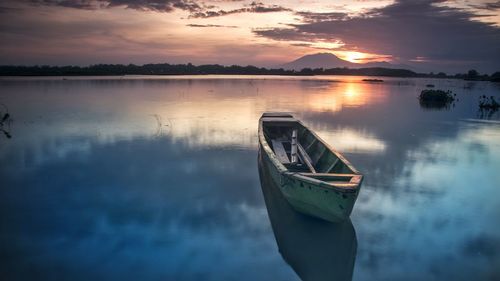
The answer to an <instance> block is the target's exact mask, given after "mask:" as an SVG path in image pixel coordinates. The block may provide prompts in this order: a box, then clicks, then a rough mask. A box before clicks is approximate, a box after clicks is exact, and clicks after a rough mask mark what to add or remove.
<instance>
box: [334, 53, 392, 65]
mask: <svg viewBox="0 0 500 281" xmlns="http://www.w3.org/2000/svg"><path fill="white" fill-rule="evenodd" d="M334 54H335V55H336V56H338V57H339V58H341V59H343V60H346V61H348V62H352V63H367V62H382V61H391V60H392V59H391V56H387V55H377V54H371V53H364V52H359V51H336V52H334Z"/></svg>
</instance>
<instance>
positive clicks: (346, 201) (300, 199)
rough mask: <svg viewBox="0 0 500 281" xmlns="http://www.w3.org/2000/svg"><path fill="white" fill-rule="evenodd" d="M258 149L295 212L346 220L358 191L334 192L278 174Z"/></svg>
mask: <svg viewBox="0 0 500 281" xmlns="http://www.w3.org/2000/svg"><path fill="white" fill-rule="evenodd" d="M260 149H261V154H262V155H263V157H264V163H265V165H266V166H267V168H268V170H269V171H270V174H271V177H272V179H273V181H274V182H275V183H276V185H277V186H278V187H279V189H280V190H281V192H282V193H283V195H284V197H285V198H286V199H287V201H288V202H289V203H290V205H292V206H293V207H294V209H295V210H297V211H299V212H301V213H304V214H307V215H311V216H314V217H319V218H322V219H324V220H327V221H331V222H340V221H343V220H345V219H347V218H349V216H350V214H351V211H352V209H353V207H354V203H355V202H356V199H357V196H358V194H359V189H357V190H356V192H341V191H336V190H333V189H331V188H326V187H323V186H320V185H318V184H315V183H310V182H306V181H303V180H301V179H300V178H298V177H297V176H295V175H294V174H293V173H287V172H280V171H279V170H278V168H277V167H276V166H275V165H274V164H273V162H272V161H271V160H270V158H269V155H268V154H267V153H266V152H265V150H264V149H263V148H262V146H261V145H260ZM360 185H361V183H360Z"/></svg>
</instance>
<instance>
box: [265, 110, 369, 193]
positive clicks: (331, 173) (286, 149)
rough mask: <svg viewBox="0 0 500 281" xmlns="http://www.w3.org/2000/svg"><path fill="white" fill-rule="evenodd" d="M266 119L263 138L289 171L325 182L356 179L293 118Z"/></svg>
mask: <svg viewBox="0 0 500 281" xmlns="http://www.w3.org/2000/svg"><path fill="white" fill-rule="evenodd" d="M266 119H268V120H267V121H265V120H264V121H263V126H262V127H263V132H264V137H265V138H266V141H267V143H268V144H269V146H270V147H271V148H272V150H273V152H274V154H275V155H276V157H277V158H278V159H279V161H280V162H281V163H282V164H283V165H284V166H285V167H286V168H287V169H288V170H289V171H290V172H295V173H300V174H301V175H303V176H307V177H311V178H315V179H318V180H321V181H326V182H345V183H356V182H359V181H360V179H361V176H360V175H358V174H356V173H355V172H353V171H352V169H351V168H350V167H349V166H348V165H346V164H345V163H344V161H342V159H341V158H339V157H338V156H337V155H336V154H335V153H334V152H333V151H331V150H330V149H329V148H328V147H327V146H326V145H325V144H324V143H323V142H322V141H320V140H319V139H318V138H317V137H316V136H315V135H314V134H313V133H312V132H311V131H310V130H309V129H307V128H306V127H304V126H303V125H302V124H301V123H300V122H298V121H297V120H296V119H293V118H290V119H288V118H287V119H288V120H289V121H286V119H283V118H279V119H278V118H266Z"/></svg>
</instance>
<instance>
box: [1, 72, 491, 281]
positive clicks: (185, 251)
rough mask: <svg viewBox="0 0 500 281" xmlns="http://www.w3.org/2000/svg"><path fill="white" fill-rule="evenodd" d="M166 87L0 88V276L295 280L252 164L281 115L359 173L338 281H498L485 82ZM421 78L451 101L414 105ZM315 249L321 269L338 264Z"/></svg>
mask: <svg viewBox="0 0 500 281" xmlns="http://www.w3.org/2000/svg"><path fill="white" fill-rule="evenodd" d="M180 78H181V79H173V78H167V79H164V78H159V77H147V79H142V77H132V78H125V79H121V78H119V77H118V78H99V79H88V78H87V79H75V80H72V79H70V80H62V79H47V78H43V79H2V80H0V102H2V103H4V104H5V105H7V106H8V108H9V111H10V113H11V115H12V117H13V119H14V122H13V124H12V128H11V134H12V136H13V138H12V139H10V140H8V139H6V138H3V136H2V138H1V139H0V179H1V180H2V185H1V186H2V187H1V189H0V192H1V194H0V195H1V196H0V198H1V199H0V200H1V202H0V206H1V208H2V210H1V213H0V224H1V228H0V229H1V230H0V247H1V251H0V253H1V254H0V255H1V260H2V266H1V274H2V275H3V276H9V277H11V278H12V279H13V280H16V279H22V278H24V279H26V278H34V277H37V278H38V279H60V280H62V279H66V280H89V279H116V280H118V279H120V280H133V279H145V280H148V279H151V280H165V279H175V280H199V279H205V280H222V279H239V280H241V279H243V280H297V279H299V277H298V276H297V274H298V275H300V273H299V272H297V273H296V272H295V271H297V269H296V268H294V266H293V264H291V265H292V267H290V266H289V265H288V264H287V263H286V262H285V261H284V259H283V258H282V257H281V255H280V252H279V251H278V246H277V244H276V239H275V234H276V235H277V236H276V237H278V235H280V236H282V235H283V231H277V232H276V233H273V228H272V227H271V224H270V221H269V217H268V210H267V208H266V204H265V203H264V197H263V194H262V190H261V187H260V185H261V184H260V180H259V173H258V169H257V137H256V133H257V120H258V118H259V116H260V115H261V113H262V112H263V111H266V110H276V111H277V110H280V111H291V112H293V113H294V114H295V115H296V116H297V117H298V118H300V119H302V120H303V121H304V122H305V123H306V124H307V125H309V126H310V127H311V128H312V129H313V130H315V131H316V132H318V133H319V135H320V136H321V137H323V138H324V139H325V140H326V141H327V142H328V143H330V144H332V145H333V146H334V147H336V148H338V149H339V150H340V151H342V152H343V153H345V154H346V156H347V157H348V158H349V159H350V160H351V162H352V163H353V164H354V165H355V166H356V167H357V168H358V169H359V170H361V171H362V172H363V173H364V174H365V175H366V180H365V181H364V183H363V190H362V191H361V194H360V197H359V199H358V202H357V204H356V206H355V208H354V211H353V214H352V224H353V226H354V229H355V232H356V236H357V255H355V264H354V273H353V280H400V279H402V278H404V279H406V280H424V279H425V280H442V279H453V280H470V279H488V278H492V279H494V278H499V277H500V272H499V271H498V269H497V268H500V257H499V255H498V253H499V252H500V234H499V233H500V228H499V225H498V224H497V223H495V222H496V221H498V220H499V219H500V200H498V190H497V188H498V185H499V184H498V183H499V182H500V175H499V174H498V171H497V170H498V167H500V125H499V124H498V120H499V119H500V117H499V115H498V112H497V113H493V114H492V115H491V116H490V119H491V120H490V121H488V122H485V121H483V120H479V121H478V120H475V121H471V120H469V119H478V118H479V117H484V115H481V114H480V113H479V112H478V111H477V100H478V97H479V95H482V94H486V95H496V96H497V97H498V96H499V94H500V87H499V86H498V85H494V84H491V83H482V82H475V83H472V84H470V82H465V81H455V80H420V79H401V78H398V79H384V80H386V81H385V82H384V83H365V82H362V81H361V79H362V78H361V77H327V78H326V79H325V77H319V78H318V77H314V78H311V79H310V80H304V78H286V77H285V78H283V77H234V78H235V79H220V78H219V77H204V79H192V77H180ZM428 83H433V84H435V85H436V87H437V88H444V89H451V90H452V91H453V92H454V93H457V95H458V97H459V99H460V101H459V102H457V103H456V104H455V107H451V108H449V109H448V110H429V109H425V108H421V107H420V105H419V103H418V100H417V99H416V97H417V95H418V93H419V91H420V90H421V89H423V88H424V86H425V85H426V84H428ZM497 99H498V98H497ZM273 206H274V207H276V206H275V205H274V204H273ZM280 206H281V205H280ZM268 207H269V206H268ZM278 210H280V209H279V208H278ZM278 214H279V212H278ZM275 217H276V216H275ZM278 217H279V215H278ZM294 223H295V224H294V225H292V226H291V227H292V229H298V230H300V229H302V228H303V227H304V225H309V224H314V223H316V222H310V221H308V218H306V219H305V221H300V220H299V221H298V222H297V221H295V222H294ZM287 227H289V225H287V224H284V228H285V229H286V228H287ZM274 228H275V231H276V227H274ZM320 228H321V227H320ZM326 228H328V227H326ZM280 229H281V228H280ZM328 231H333V230H328ZM278 232H279V233H280V234H278ZM315 233H316V234H314V235H320V236H321V231H319V230H318V232H315ZM318 233H319V234H318ZM312 235H313V234H312ZM325 235H327V231H325ZM328 235H332V234H331V233H330V234H328ZM333 236H334V235H333ZM297 237H299V236H297ZM301 237H303V236H301ZM317 237H318V236H317ZM278 243H279V241H278ZM325 243H328V240H327V239H325ZM285 245H286V243H285ZM304 245H305V246H302V249H303V251H304V252H305V253H306V252H307V249H308V247H307V246H308V244H307V243H305V244H304ZM313 246H314V245H312V247H313ZM280 247H281V246H280ZM328 247H330V248H328ZM282 248H283V247H281V252H282V253H284V250H283V249H282ZM288 248H289V247H288ZM326 248H328V249H332V251H331V260H335V258H336V257H338V255H339V252H343V251H338V252H335V251H334V249H335V248H336V247H335V245H334V244H328V245H327V246H326ZM288 250H289V251H291V252H292V253H294V251H295V252H296V251H297V250H296V249H291V248H289V249H288ZM308 254H311V253H308ZM318 254H320V253H318ZM321 255H328V253H325V252H323V253H321ZM284 258H285V259H286V257H284ZM299 263H300V259H299ZM304 266H307V267H308V268H310V267H309V266H308V265H304ZM313 269H314V268H313ZM294 270H295V271H294ZM308 270H310V269H308ZM318 272H327V271H321V269H320V268H319V267H318ZM325 274H327V276H326V277H328V274H331V272H330V273H325ZM325 274H323V275H321V276H323V277H325ZM300 276H302V275H300ZM339 276H340V275H339ZM311 278H313V277H311ZM313 279H315V278H313ZM323 280H328V278H325V279H323ZM330 280H336V278H335V276H331V278H330Z"/></svg>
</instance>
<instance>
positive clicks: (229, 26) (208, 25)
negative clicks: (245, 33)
mask: <svg viewBox="0 0 500 281" xmlns="http://www.w3.org/2000/svg"><path fill="white" fill-rule="evenodd" d="M186 26H189V27H226V28H238V27H237V26H235V25H220V24H186Z"/></svg>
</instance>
